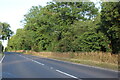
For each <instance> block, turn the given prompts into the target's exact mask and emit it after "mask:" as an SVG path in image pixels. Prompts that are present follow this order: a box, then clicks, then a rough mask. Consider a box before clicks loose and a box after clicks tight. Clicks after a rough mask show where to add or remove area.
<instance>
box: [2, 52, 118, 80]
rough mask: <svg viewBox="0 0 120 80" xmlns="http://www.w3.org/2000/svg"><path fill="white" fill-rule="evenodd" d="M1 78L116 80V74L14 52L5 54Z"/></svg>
mask: <svg viewBox="0 0 120 80" xmlns="http://www.w3.org/2000/svg"><path fill="white" fill-rule="evenodd" d="M2 77H3V78H47V79H50V78H56V79H62V78H64V79H68V80H70V79H75V80H78V79H80V80H85V79H88V80H90V79H91V80H92V79H95V80H96V79H101V80H103V78H104V79H105V80H106V79H108V80H110V79H111V80H113V79H115V80H117V79H118V72H117V71H112V70H107V69H102V68H94V67H90V66H85V65H81V64H74V63H70V62H65V61H59V60H54V59H48V58H42V57H37V56H32V55H25V54H20V53H15V52H5V57H4V59H3V61H2Z"/></svg>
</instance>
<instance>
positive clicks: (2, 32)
mask: <svg viewBox="0 0 120 80" xmlns="http://www.w3.org/2000/svg"><path fill="white" fill-rule="evenodd" d="M12 34H13V32H12V31H11V30H10V25H9V24H8V23H1V22H0V39H2V40H7V39H9V38H10V36H11V35H12Z"/></svg>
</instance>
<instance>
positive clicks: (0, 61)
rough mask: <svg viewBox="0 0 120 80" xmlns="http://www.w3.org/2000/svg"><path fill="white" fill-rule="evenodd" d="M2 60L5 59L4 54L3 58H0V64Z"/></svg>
mask: <svg viewBox="0 0 120 80" xmlns="http://www.w3.org/2000/svg"><path fill="white" fill-rule="evenodd" d="M4 58H5V54H4V56H3V57H2V59H1V60H0V63H2V61H3V59H4Z"/></svg>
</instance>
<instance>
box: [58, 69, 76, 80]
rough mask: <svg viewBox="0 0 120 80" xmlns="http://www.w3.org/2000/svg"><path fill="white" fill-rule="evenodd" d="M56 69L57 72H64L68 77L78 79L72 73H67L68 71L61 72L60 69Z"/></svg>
mask: <svg viewBox="0 0 120 80" xmlns="http://www.w3.org/2000/svg"><path fill="white" fill-rule="evenodd" d="M56 71H57V72H59V73H62V74H64V75H67V76H69V77H72V78H75V79H78V78H77V77H75V76H73V75H70V74H68V73H65V72H62V71H60V70H56Z"/></svg>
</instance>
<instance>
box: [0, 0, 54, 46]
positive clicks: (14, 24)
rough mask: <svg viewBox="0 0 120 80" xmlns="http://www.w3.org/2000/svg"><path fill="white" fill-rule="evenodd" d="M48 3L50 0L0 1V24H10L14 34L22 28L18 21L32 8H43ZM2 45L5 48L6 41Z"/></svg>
mask: <svg viewBox="0 0 120 80" xmlns="http://www.w3.org/2000/svg"><path fill="white" fill-rule="evenodd" d="M50 1H52V0H0V22H7V23H8V24H10V26H11V30H12V31H14V33H16V30H17V29H18V28H23V25H22V23H20V21H22V20H23V19H24V15H25V14H26V13H27V12H28V10H29V9H30V8H31V7H32V6H38V5H41V6H45V5H46V3H47V2H50ZM3 45H4V46H6V45H7V41H4V42H3Z"/></svg>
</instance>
